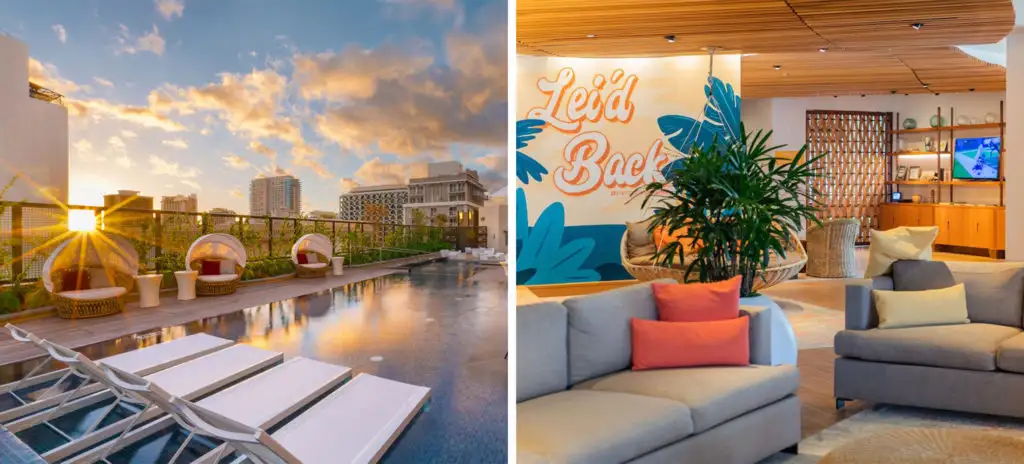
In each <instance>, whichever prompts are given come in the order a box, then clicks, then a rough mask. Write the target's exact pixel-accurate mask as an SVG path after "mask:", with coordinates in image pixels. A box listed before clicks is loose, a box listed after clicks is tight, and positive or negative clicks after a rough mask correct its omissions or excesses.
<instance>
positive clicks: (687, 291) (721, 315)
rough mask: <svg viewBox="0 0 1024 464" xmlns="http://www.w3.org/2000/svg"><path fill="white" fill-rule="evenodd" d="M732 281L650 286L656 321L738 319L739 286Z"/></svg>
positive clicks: (735, 278)
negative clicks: (655, 310) (652, 292)
mask: <svg viewBox="0 0 1024 464" xmlns="http://www.w3.org/2000/svg"><path fill="white" fill-rule="evenodd" d="M742 282H743V278H742V277H740V276H736V277H733V278H731V279H729V280H723V281H721V282H712V283H706V284H662V283H655V284H651V289H652V290H654V301H655V303H656V304H657V306H658V319H659V320H662V321H668V322H701V321H721V320H725V319H736V318H737V317H740V283H742Z"/></svg>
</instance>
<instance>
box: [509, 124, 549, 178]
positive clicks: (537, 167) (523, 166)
mask: <svg viewBox="0 0 1024 464" xmlns="http://www.w3.org/2000/svg"><path fill="white" fill-rule="evenodd" d="M544 124H545V123H544V121H542V120H540V119H523V120H522V121H516V177H518V178H519V181H520V182H522V183H524V184H529V183H530V178H531V177H532V178H533V179H534V180H536V181H537V182H540V181H541V178H542V176H543V175H544V174H547V173H548V170H547V169H546V168H545V167H544V166H543V165H541V164H540V163H539V162H538V161H537V160H535V159H533V158H532V157H530V156H529V155H527V154H526V153H523V152H522V151H520V149H521V148H526V145H527V143H526V142H529V141H530V140H533V139H534V138H536V135H535V134H539V133H540V131H541V129H542V128H543V127H544Z"/></svg>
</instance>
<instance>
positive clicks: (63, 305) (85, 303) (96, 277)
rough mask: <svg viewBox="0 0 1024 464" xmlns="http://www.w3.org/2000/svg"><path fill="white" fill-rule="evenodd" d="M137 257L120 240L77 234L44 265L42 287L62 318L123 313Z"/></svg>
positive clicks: (98, 235)
mask: <svg viewBox="0 0 1024 464" xmlns="http://www.w3.org/2000/svg"><path fill="white" fill-rule="evenodd" d="M138 273H139V256H138V254H137V253H136V252H135V248H134V247H132V245H131V243H129V242H128V240H126V239H124V238H123V237H119V236H116V235H112V234H107V233H103V232H90V233H87V234H79V235H76V236H74V237H72V238H70V239H68V240H66V241H64V242H63V243H61V244H60V245H58V246H57V248H56V249H55V250H54V251H53V253H51V254H50V256H49V257H48V258H47V259H46V262H45V263H44V264H43V272H42V280H43V287H45V288H46V291H47V292H49V293H50V296H51V297H52V298H53V302H54V306H56V308H57V315H58V316H60V317H62V318H65V319H85V318H90V317H101V316H109V315H111V314H117V313H120V312H121V311H124V304H125V301H124V297H125V295H126V294H127V293H128V292H129V291H130V290H131V289H132V286H133V285H134V284H135V276H136V275H137V274H138Z"/></svg>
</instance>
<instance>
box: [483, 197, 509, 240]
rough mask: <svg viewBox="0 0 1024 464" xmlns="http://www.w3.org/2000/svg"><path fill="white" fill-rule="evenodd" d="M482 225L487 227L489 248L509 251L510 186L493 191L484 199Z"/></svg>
mask: <svg viewBox="0 0 1024 464" xmlns="http://www.w3.org/2000/svg"><path fill="white" fill-rule="evenodd" d="M480 227H486V228H487V248H494V250H495V251H500V252H502V253H507V252H508V187H503V188H502V189H501V190H498V191H497V192H494V193H492V194H491V195H489V197H488V198H487V200H485V201H484V207H483V208H481V209H480Z"/></svg>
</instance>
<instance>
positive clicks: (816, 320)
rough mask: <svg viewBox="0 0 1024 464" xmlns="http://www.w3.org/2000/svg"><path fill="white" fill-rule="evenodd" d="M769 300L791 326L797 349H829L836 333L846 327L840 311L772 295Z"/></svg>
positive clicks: (843, 315)
mask: <svg viewBox="0 0 1024 464" xmlns="http://www.w3.org/2000/svg"><path fill="white" fill-rule="evenodd" d="M771 298H772V300H773V301H775V303H776V304H778V305H779V307H780V308H782V312H783V313H784V314H785V315H786V319H788V320H789V324H790V325H791V326H793V334H794V335H795V336H796V344H797V349H800V350H807V349H812V348H831V347H832V343H833V340H834V339H835V335H836V332H838V331H840V330H843V328H844V327H846V315H845V313H843V312H842V311H836V310H834V309H829V308H824V307H821V306H817V305H813V304H810V303H807V302H804V301H800V300H795V299H790V298H780V297H777V296H774V295H772V296H771Z"/></svg>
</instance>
